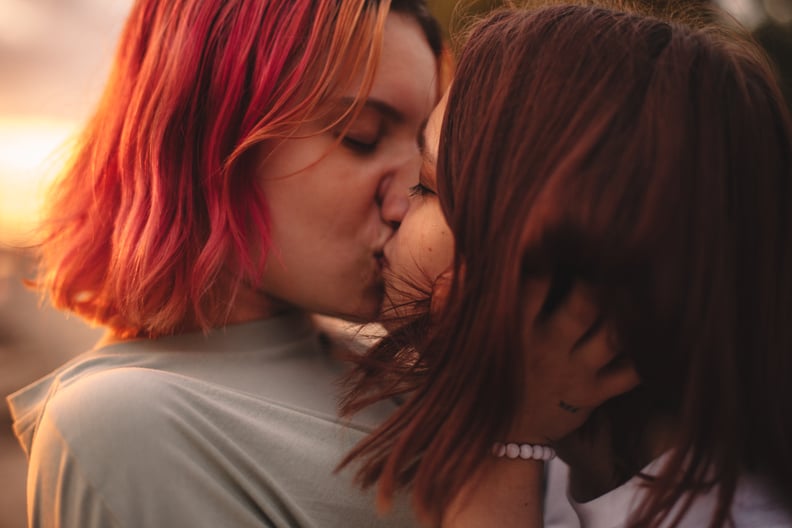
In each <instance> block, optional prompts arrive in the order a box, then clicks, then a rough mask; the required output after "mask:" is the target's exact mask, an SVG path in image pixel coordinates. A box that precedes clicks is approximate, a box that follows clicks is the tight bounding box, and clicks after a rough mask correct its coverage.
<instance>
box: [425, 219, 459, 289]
mask: <svg viewBox="0 0 792 528" xmlns="http://www.w3.org/2000/svg"><path fill="white" fill-rule="evenodd" d="M426 227H427V229H426V231H425V232H424V234H423V237H422V238H423V243H422V246H423V255H422V259H421V260H422V263H423V267H424V273H425V274H426V275H427V279H429V280H430V281H431V282H432V283H434V281H435V279H436V278H437V277H438V276H439V275H440V274H441V273H443V272H444V271H445V270H446V269H448V268H449V267H450V266H451V263H452V260H453V258H454V240H453V237H452V236H451V230H450V229H449V228H448V226H447V225H446V223H445V222H431V223H428V225H427V226H426Z"/></svg>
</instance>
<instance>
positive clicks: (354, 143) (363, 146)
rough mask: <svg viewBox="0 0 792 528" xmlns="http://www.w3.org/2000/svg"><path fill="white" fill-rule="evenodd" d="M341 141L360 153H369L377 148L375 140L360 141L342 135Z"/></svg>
mask: <svg viewBox="0 0 792 528" xmlns="http://www.w3.org/2000/svg"><path fill="white" fill-rule="evenodd" d="M341 141H342V142H343V144H344V146H346V147H347V148H349V149H352V150H354V151H355V152H358V153H360V154H371V153H372V152H374V151H375V150H376V149H377V141H362V140H359V139H355V138H354V137H351V136H344V138H343V139H342V140H341Z"/></svg>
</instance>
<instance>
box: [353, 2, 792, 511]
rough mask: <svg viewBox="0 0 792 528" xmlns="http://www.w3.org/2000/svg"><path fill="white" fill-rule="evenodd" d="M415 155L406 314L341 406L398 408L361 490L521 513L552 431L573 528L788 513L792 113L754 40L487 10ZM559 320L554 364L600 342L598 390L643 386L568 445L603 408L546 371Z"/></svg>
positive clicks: (395, 296)
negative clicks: (417, 168) (565, 326)
mask: <svg viewBox="0 0 792 528" xmlns="http://www.w3.org/2000/svg"><path fill="white" fill-rule="evenodd" d="M427 143H428V144H429V145H432V143H433V140H431V139H430V140H429V141H428V142H427ZM430 150H431V149H430ZM427 166H428V168H427V169H426V170H424V172H423V174H422V178H421V181H420V183H419V184H418V186H416V187H415V194H416V196H414V197H413V199H412V200H413V201H412V202H411V205H410V209H409V211H408V213H407V215H406V217H405V219H404V221H403V223H402V225H401V227H400V230H399V232H398V233H397V235H396V236H395V237H394V238H393V239H392V240H391V241H390V242H389V244H388V245H386V248H385V255H386V258H387V259H388V268H387V269H388V270H389V271H390V272H391V273H392V274H393V277H392V279H391V280H390V281H389V285H390V287H389V289H390V292H391V295H390V296H389V297H390V299H391V306H390V308H391V310H393V311H394V312H395V313H396V314H397V315H399V316H400V317H401V318H402V322H403V323H405V324H403V325H402V326H400V327H399V328H398V329H396V330H395V331H394V334H393V336H394V337H393V338H392V339H391V340H386V341H383V343H382V344H381V345H380V346H379V347H377V348H375V349H373V350H372V351H371V352H370V353H369V354H368V356H367V357H366V358H365V359H364V361H362V362H361V365H360V367H359V369H358V371H357V375H356V378H354V380H355V382H356V386H355V388H354V390H353V392H352V394H351V400H350V403H349V406H348V409H355V408H357V407H359V406H361V405H363V404H365V403H367V402H369V401H373V400H376V399H377V398H378V397H381V396H383V395H387V396H390V395H392V394H394V393H404V397H405V403H404V404H403V405H402V406H401V407H400V409H399V410H398V411H397V413H396V414H395V415H394V416H392V417H391V418H390V419H389V420H388V421H387V422H386V423H384V424H383V425H382V426H381V427H380V428H379V429H378V430H377V431H376V432H375V433H374V434H373V435H372V436H370V437H368V438H367V439H366V440H364V441H363V442H362V443H360V444H359V445H358V446H357V447H356V449H355V450H354V451H353V452H352V453H351V455H350V457H349V458H348V459H347V462H349V461H351V460H360V461H361V462H362V467H360V468H359V471H360V473H359V478H360V481H361V483H362V484H363V485H371V484H374V483H375V482H378V483H379V493H380V498H381V499H382V500H383V501H387V499H388V498H389V497H390V496H391V494H392V493H393V492H394V490H398V489H401V488H405V487H410V488H411V489H412V492H413V496H414V502H415V505H416V507H417V509H418V511H419V513H421V514H422V515H423V516H424V517H425V518H428V519H430V520H431V521H433V522H438V523H442V524H444V525H448V526H518V525H520V526H531V525H534V526H536V525H539V524H541V517H540V509H541V502H540V501H539V499H538V497H539V493H540V487H541V481H542V465H543V462H542V459H544V458H547V457H546V456H545V455H546V451H545V450H544V447H543V446H547V445H550V446H553V447H554V448H556V449H557V450H558V453H559V454H560V456H561V457H562V458H563V459H564V460H565V461H566V462H568V463H569V467H570V470H569V488H568V493H569V495H570V497H571V499H572V501H573V503H574V505H575V507H576V509H577V511H578V513H579V520H578V521H577V522H579V523H580V524H581V525H583V526H596V527H600V526H603V527H616V526H651V527H657V526H684V527H693V526H710V527H719V526H728V525H735V526H741V527H754V526H763V527H768V526H773V527H781V526H792V453H790V446H792V324H790V320H792V207H791V206H790V204H791V203H792V126H791V125H790V117H789V115H788V113H787V110H786V107H785V105H784V103H783V100H782V97H781V94H780V91H779V88H778V86H777V83H776V81H775V80H774V77H773V74H772V72H771V69H770V68H769V66H768V64H767V61H766V60H765V59H764V57H763V56H762V54H761V52H760V51H759V49H758V48H757V47H756V46H755V45H754V44H753V43H751V42H749V41H747V40H745V39H743V38H741V37H740V36H739V35H734V34H733V33H731V32H728V31H725V30H723V29H719V28H715V27H711V28H692V27H689V26H686V25H684V24H681V23H678V22H669V21H664V20H660V19H657V18H653V17H650V16H643V15H640V14H634V13H628V12H621V11H616V10H610V9H604V8H600V7H592V6H589V7H581V6H555V7H549V8H544V9H540V10H537V11H520V10H516V11H504V12H500V13H498V14H495V15H493V16H492V17H490V18H488V19H486V20H485V21H483V22H481V23H480V24H479V25H478V26H477V27H476V28H475V30H474V31H473V32H472V34H471V36H470V39H469V41H468V42H467V44H466V46H465V48H464V51H463V52H462V56H461V58H460V61H459V68H458V72H457V76H456V77H455V81H454V84H453V85H452V87H451V89H450V93H449V96H448V103H447V107H446V109H445V118H444V121H443V125H442V129H441V132H440V137H439V147H438V150H437V172H436V178H435V177H434V176H433V173H432V171H431V166H432V163H431V161H430V162H429V163H427ZM421 217H423V220H422V221H421V222H420V223H417V222H416V220H417V219H418V218H421ZM427 219H429V220H430V222H427ZM432 226H435V227H432ZM449 262H453V266H452V268H451V271H450V272H448V273H444V272H443V270H445V269H446V266H448V264H449ZM438 277H439V280H438ZM416 286H417V287H416ZM421 291H434V295H433V298H432V300H431V303H429V306H431V310H429V312H428V313H426V312H427V309H426V308H425V307H424V308H421V306H420V304H419V305H416V304H415V303H412V302H410V301H411V300H414V299H416V298H420V297H421V294H420V292H421ZM581 292H583V293H584V294H585V295H583V297H582V298H585V299H590V300H591V303H580V302H577V301H575V299H580V298H581ZM570 303H571V304H572V305H573V306H575V308H572V309H570ZM416 306H418V308H416ZM594 306H595V307H596V308H593V307H594ZM562 310H566V311H567V312H568V313H571V314H574V316H573V317H570V318H568V320H569V321H577V325H578V326H577V327H576V328H577V329H576V330H575V329H574V328H573V327H570V328H572V330H570V331H569V332H567V336H570V335H574V334H575V332H577V333H578V334H577V335H579V337H580V339H579V340H578V341H577V342H576V344H575V347H574V348H573V350H572V352H571V354H568V355H562V356H563V357H569V358H572V360H573V361H574V359H575V357H576V356H575V352H576V350H582V351H586V350H587V347H588V346H590V345H591V343H592V342H595V341H597V340H599V339H602V335H605V336H606V337H607V339H606V341H607V343H608V344H609V346H610V348H609V347H608V346H605V347H597V348H598V350H599V351H600V352H599V353H591V354H587V359H586V363H587V367H588V369H589V377H586V376H585V375H583V376H582V377H581V379H584V380H585V379H589V380H594V381H593V382H589V384H588V387H589V388H591V387H594V386H596V384H597V383H599V382H601V381H602V380H603V379H610V381H611V382H613V381H616V382H617V383H610V382H609V383H610V384H606V385H607V386H608V387H610V389H613V392H614V393H616V392H619V390H618V389H624V388H629V386H630V383H632V382H633V380H632V379H631V378H630V374H629V373H630V369H631V368H633V367H634V368H635V370H636V372H637V373H638V376H639V378H640V384H639V385H638V387H637V388H635V389H634V390H632V391H630V392H627V393H626V394H624V395H621V396H618V397H616V398H613V399H612V400H610V401H608V402H607V403H605V404H604V405H602V406H601V407H599V408H597V409H596V410H594V411H593V413H592V414H591V416H590V418H589V420H588V421H587V422H586V424H585V425H584V426H583V427H582V428H580V429H579V430H577V431H576V432H575V433H573V434H567V433H570V432H571V431H572V430H573V429H575V424H574V418H573V417H587V415H588V414H589V412H591V411H592V406H593V405H596V403H597V398H590V397H589V398H588V399H581V400H579V401H578V400H575V399H574V398H575V396H576V394H575V393H574V391H573V390H572V389H573V388H574V387H576V386H577V385H578V383H577V379H574V380H572V382H571V383H570V380H569V379H568V378H560V379H558V380H556V383H555V384H554V383H552V382H548V381H547V380H548V379H551V380H552V379H553V378H552V374H553V372H554V367H553V364H554V362H558V361H563V357H562V359H561V360H559V358H558V354H555V355H553V354H548V353H547V352H546V350H545V348H546V347H545V346H544V341H546V339H545V338H546V336H547V335H551V334H552V332H549V331H548V330H547V329H546V328H544V326H543V325H544V322H545V321H546V320H547V318H548V316H549V314H554V313H558V312H559V311H562ZM580 372H581V373H584V372H585V369H582V370H581V371H580ZM614 375H616V377H615V378H609V377H611V376H614ZM592 383H593V384H592ZM583 386H584V388H585V387H586V384H585V383H584V384H583ZM584 392H585V391H584V390H581V392H580V394H579V395H578V396H580V397H581V398H584V396H585V394H584ZM585 393H586V394H589V395H591V394H595V395H596V394H597V393H596V392H592V391H588V392H585ZM605 394H606V393H604V392H603V393H599V395H600V396H603V395H605ZM565 413H566V415H567V416H569V418H568V419H566V420H565V419H564V414H565ZM578 419H580V420H581V423H582V421H583V419H582V418H578ZM502 443H512V444H514V445H516V446H517V448H514V447H511V446H510V447H509V449H504V447H503V446H502ZM493 444H496V445H497V447H496V449H495V455H493V452H492V451H491V449H490V446H492V445H493ZM523 444H524V445H526V446H527V447H525V448H523ZM537 449H539V451H540V453H541V456H539V457H538V459H537V458H534V454H535V453H536V451H537ZM504 451H505V452H504ZM529 453H530V454H531V456H528V457H525V456H523V455H524V454H529ZM499 455H505V456H499Z"/></svg>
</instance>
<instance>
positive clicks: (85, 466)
mask: <svg viewBox="0 0 792 528" xmlns="http://www.w3.org/2000/svg"><path fill="white" fill-rule="evenodd" d="M340 374H342V367H341V366H340V365H339V364H338V363H337V362H336V361H334V360H332V359H331V358H330V357H329V356H328V355H327V354H326V353H325V352H324V351H323V350H322V348H321V346H320V342H319V338H318V334H317V332H316V330H315V329H314V327H313V325H312V323H311V321H310V319H309V318H308V317H306V316H305V315H302V314H300V315H290V316H286V317H281V318H276V319H270V320H266V321H257V322H253V323H246V324H241V325H235V326H229V327H226V328H224V329H219V330H217V331H214V332H212V333H211V334H209V335H208V336H204V335H202V334H189V335H181V336H174V337H167V338H163V339H158V340H141V341H131V342H124V343H118V344H114V345H109V346H105V347H103V348H99V349H97V350H93V351H90V352H87V353H85V354H83V355H81V356H79V357H77V358H75V359H74V360H73V361H71V362H70V363H67V364H66V365H64V366H63V367H61V368H60V369H58V370H57V371H55V372H53V373H52V374H50V375H49V376H47V377H45V378H43V379H41V380H39V381H37V382H36V383H33V384H32V385H30V386H28V387H26V388H24V389H22V390H20V391H18V392H17V393H15V394H13V395H11V396H10V397H9V404H10V406H11V410H12V414H13V416H14V430H15V432H16V434H17V437H18V438H19V441H20V443H21V444H22V446H23V448H24V449H25V452H26V453H27V455H28V458H29V472H28V516H29V522H30V525H31V526H34V527H39V526H46V527H49V526H60V527H63V528H78V527H79V528H93V527H124V528H127V527H136V528H137V527H141V528H145V527H168V528H178V527H185V528H195V527H203V526H206V527H262V526H277V527H286V526H288V527H316V528H333V527H345V528H356V527H368V526H385V527H387V526H393V527H404V526H416V525H417V523H416V522H415V521H414V519H413V517H412V515H411V514H410V510H409V508H408V507H407V505H406V501H401V502H399V503H397V504H396V505H395V506H394V509H393V511H392V512H391V513H390V514H389V515H387V516H385V517H380V516H378V515H377V514H376V513H375V508H374V501H373V497H372V495H371V494H364V493H361V492H359V491H358V490H357V489H356V488H355V487H354V486H353V485H352V484H351V473H350V472H349V471H345V472H344V473H342V474H340V475H334V474H333V471H334V469H335V467H336V464H337V463H338V462H339V460H340V459H341V457H342V456H343V455H344V453H346V451H347V450H348V449H349V448H350V447H351V446H353V445H354V444H355V443H356V442H357V441H358V440H360V439H361V438H363V436H364V435H365V434H366V432H368V431H369V430H370V428H371V427H372V426H373V425H375V424H376V423H378V422H379V421H380V420H381V419H382V418H384V417H385V416H386V415H387V414H388V413H389V412H391V411H392V410H393V407H390V406H388V405H383V406H380V407H378V408H372V409H369V410H368V411H367V412H366V413H363V414H361V415H359V416H357V417H356V418H355V419H354V421H353V422H351V423H341V422H340V420H339V419H338V418H337V416H336V405H337V395H338V392H339V391H338V385H337V380H338V377H339V375H340Z"/></svg>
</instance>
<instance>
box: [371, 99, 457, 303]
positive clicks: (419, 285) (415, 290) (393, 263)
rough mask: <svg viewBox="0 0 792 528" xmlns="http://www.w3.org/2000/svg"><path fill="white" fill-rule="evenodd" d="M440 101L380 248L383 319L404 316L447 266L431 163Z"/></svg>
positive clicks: (446, 237) (449, 248)
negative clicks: (399, 211)
mask: <svg viewBox="0 0 792 528" xmlns="http://www.w3.org/2000/svg"><path fill="white" fill-rule="evenodd" d="M445 107H446V99H445V98H443V99H442V100H441V101H440V103H439V104H438V105H437V107H436V108H435V110H434V111H433V112H432V115H431V116H430V118H429V121H428V122H427V125H426V132H425V152H424V162H423V166H422V168H421V172H420V178H419V181H418V183H417V184H416V185H414V186H413V187H411V190H410V203H409V208H408V209H407V213H406V214H405V215H404V219H403V220H402V223H401V225H400V226H399V230H398V231H397V232H396V234H395V235H394V236H393V238H391V239H390V240H389V241H388V243H387V244H386V245H385V270H386V278H387V280H386V283H385V291H386V296H385V304H384V306H383V313H385V314H387V315H390V314H393V315H397V316H403V315H408V314H409V312H410V309H411V305H410V304H409V303H410V301H411V300H413V299H418V298H421V297H425V296H426V295H427V293H428V292H431V291H432V289H433V288H434V285H435V284H436V283H437V282H438V278H439V277H440V276H441V275H442V274H443V272H444V271H445V270H447V269H448V268H449V267H450V266H451V262H452V260H453V258H454V237H453V234H452V233H451V229H450V228H449V227H448V224H447V223H446V220H445V216H444V215H443V211H442V209H441V207H440V201H439V200H438V197H437V180H436V178H435V169H434V168H435V160H436V159H437V147H438V144H439V141H440V127H441V125H442V123H443V114H444V113H445Z"/></svg>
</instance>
